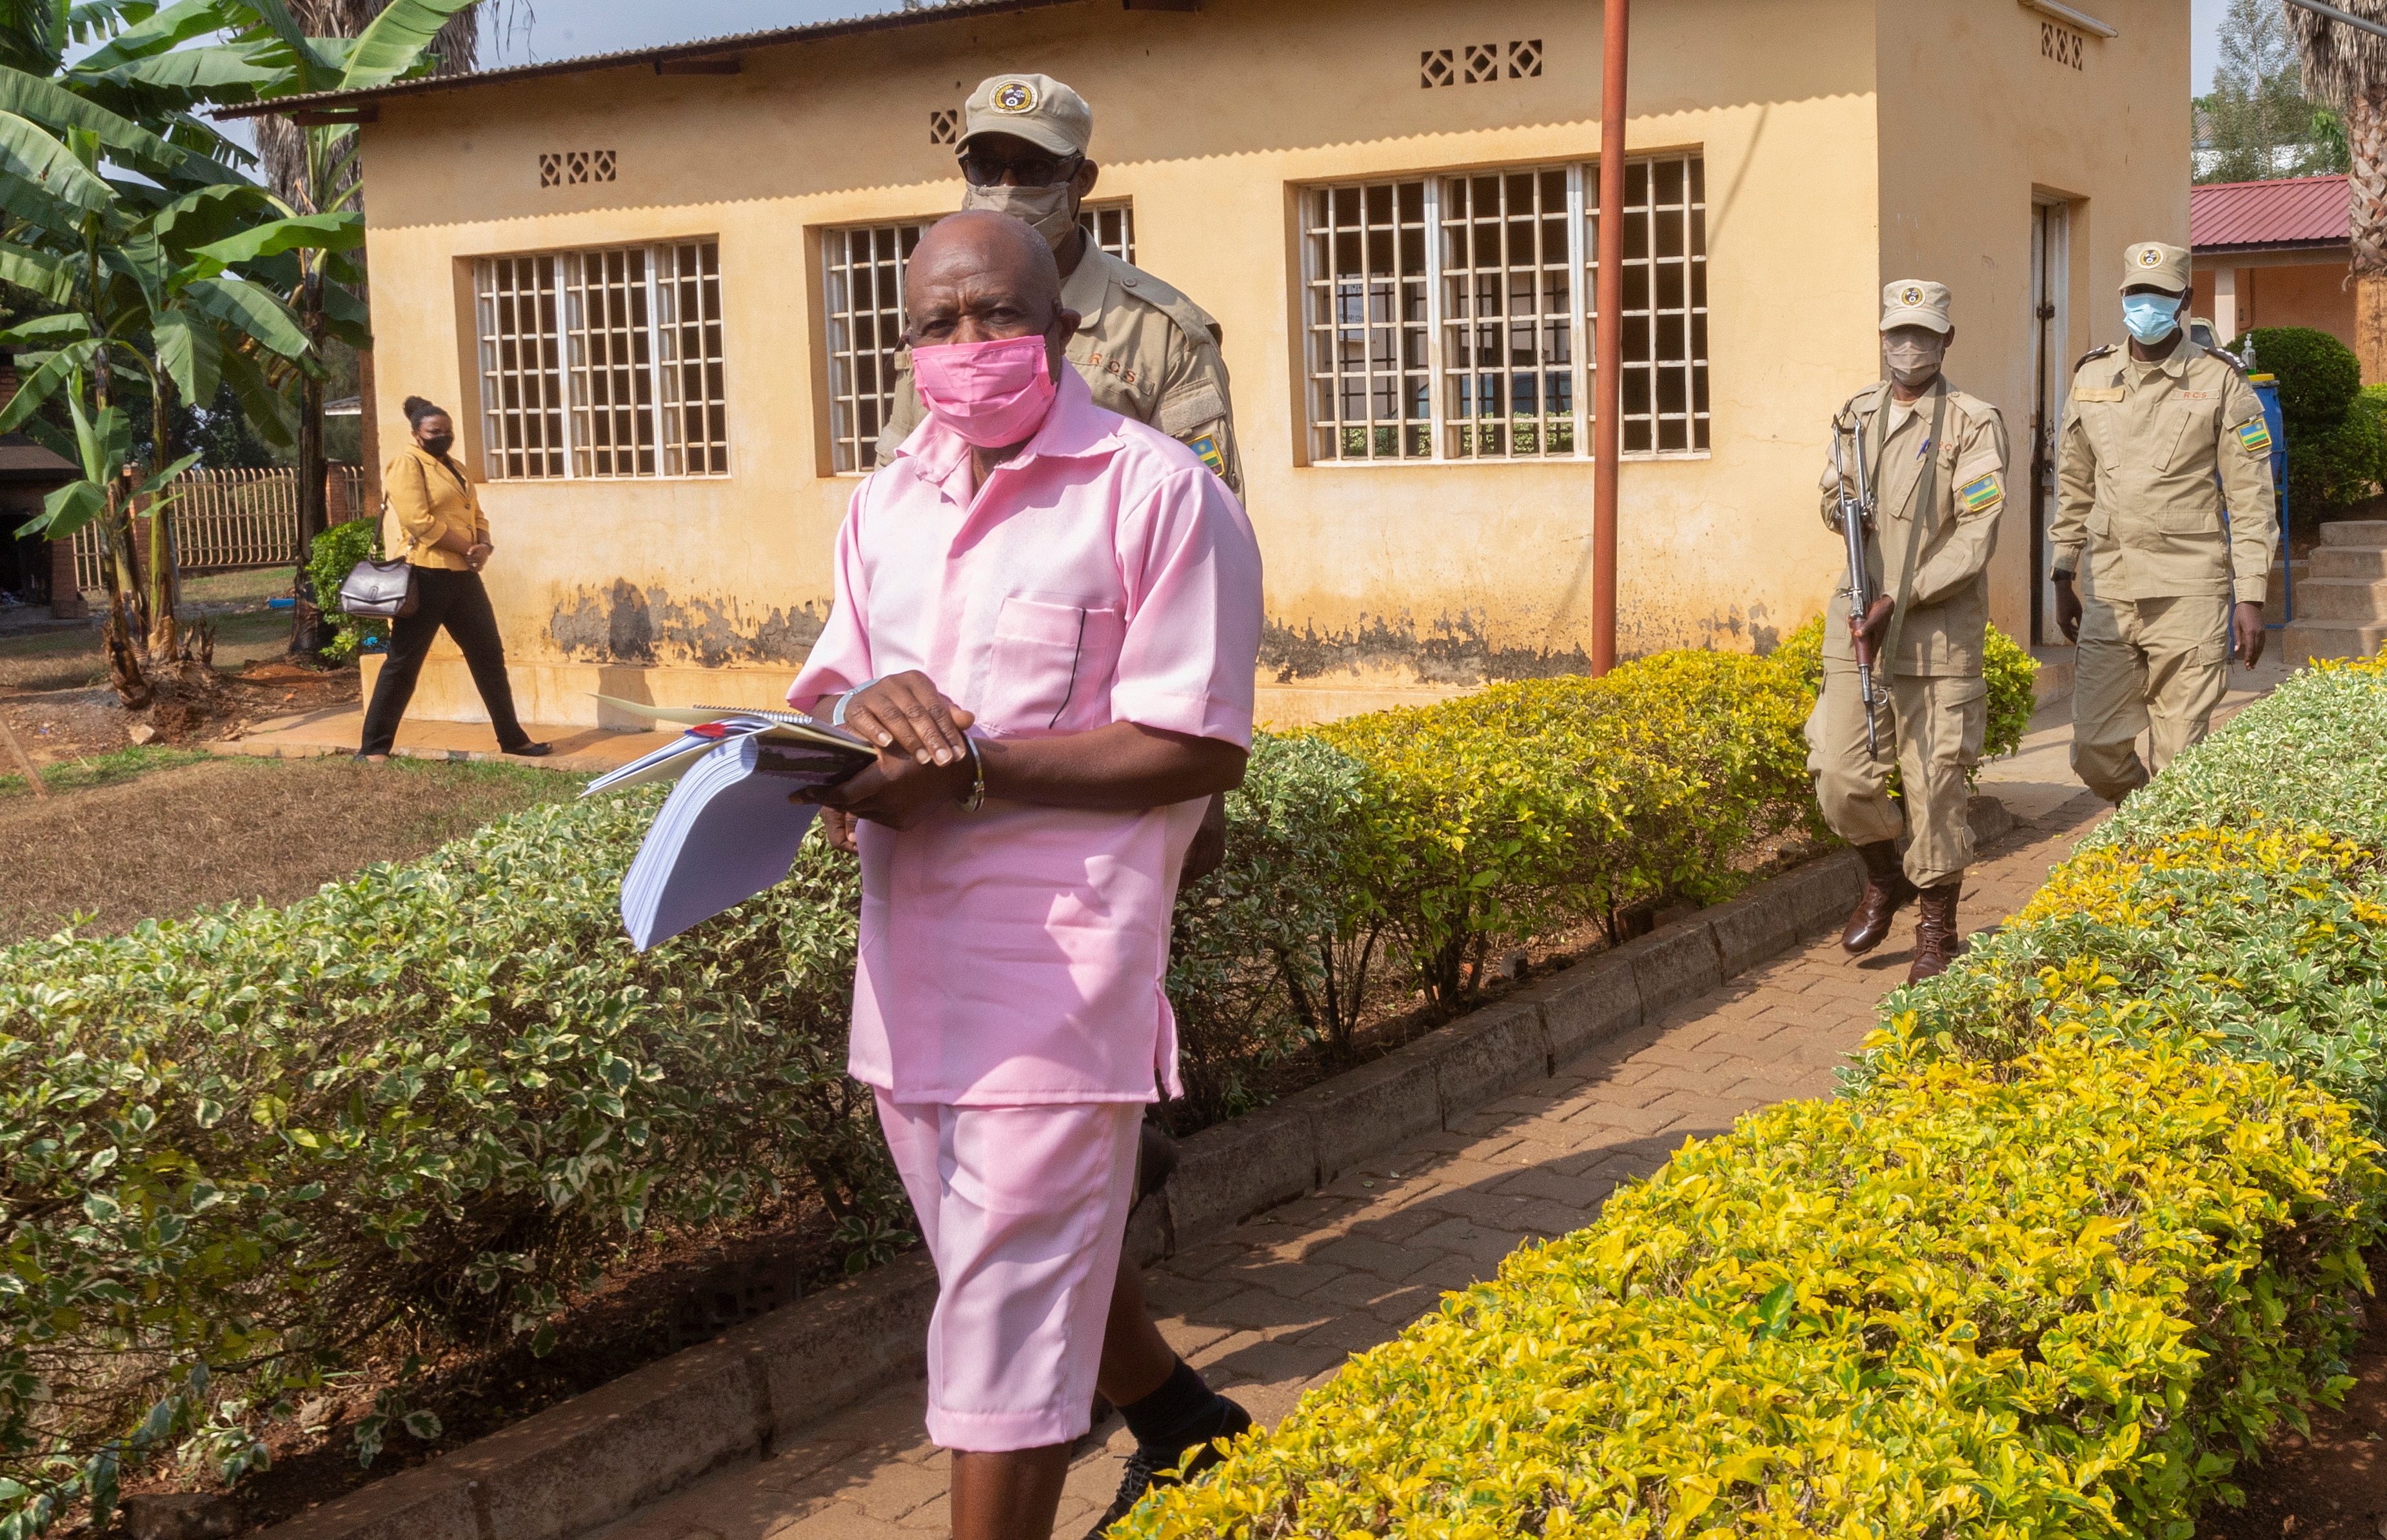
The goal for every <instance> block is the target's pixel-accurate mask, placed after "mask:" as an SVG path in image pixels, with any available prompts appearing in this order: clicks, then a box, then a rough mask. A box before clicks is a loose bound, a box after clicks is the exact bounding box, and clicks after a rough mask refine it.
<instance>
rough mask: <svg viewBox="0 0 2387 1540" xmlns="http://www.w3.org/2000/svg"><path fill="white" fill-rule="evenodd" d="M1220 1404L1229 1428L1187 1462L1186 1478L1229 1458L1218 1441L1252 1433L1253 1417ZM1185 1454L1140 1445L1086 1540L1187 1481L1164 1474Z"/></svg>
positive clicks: (1226, 1402)
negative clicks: (1158, 1489)
mask: <svg viewBox="0 0 2387 1540" xmlns="http://www.w3.org/2000/svg"><path fill="white" fill-rule="evenodd" d="M1219 1400H1220V1402H1221V1404H1223V1405H1224V1406H1225V1407H1226V1408H1227V1416H1226V1420H1225V1425H1224V1426H1223V1427H1221V1428H1220V1429H1219V1431H1218V1432H1217V1433H1213V1434H1211V1435H1210V1438H1209V1439H1206V1440H1205V1441H1204V1442H1203V1445H1202V1448H1201V1450H1200V1452H1199V1453H1197V1454H1195V1455H1194V1457H1193V1458H1192V1459H1189V1460H1187V1461H1186V1462H1185V1476H1198V1475H1200V1474H1201V1473H1202V1472H1203V1471H1207V1470H1208V1469H1210V1467H1212V1466H1214V1465H1216V1464H1218V1463H1219V1461H1220V1460H1222V1459H1224V1458H1227V1457H1226V1456H1224V1455H1222V1454H1220V1453H1219V1446H1218V1444H1217V1442H1216V1441H1217V1440H1219V1439H1222V1438H1240V1437H1241V1436H1243V1434H1244V1433H1247V1432H1249V1431H1250V1429H1251V1425H1252V1414H1251V1413H1249V1412H1247V1411H1245V1410H1244V1408H1243V1407H1239V1406H1237V1405H1235V1404H1234V1403H1233V1402H1232V1401H1229V1400H1227V1399H1226V1398H1225V1397H1224V1396H1221V1397H1219ZM1181 1453H1182V1451H1181V1450H1177V1449H1149V1448H1146V1447H1144V1446H1143V1445H1141V1444H1139V1445H1136V1447H1135V1452H1134V1453H1133V1454H1130V1455H1129V1456H1128V1457H1127V1471H1126V1472H1125V1473H1124V1474H1122V1475H1121V1476H1120V1477H1119V1484H1118V1496H1114V1497H1113V1498H1111V1506H1110V1507H1109V1508H1105V1509H1104V1510H1103V1516H1102V1517H1101V1518H1099V1519H1097V1520H1095V1521H1094V1527H1093V1528H1092V1529H1090V1530H1088V1531H1086V1540H1100V1537H1101V1536H1102V1535H1103V1534H1105V1532H1106V1531H1108V1530H1109V1528H1110V1527H1111V1526H1112V1525H1113V1524H1116V1523H1118V1521H1120V1520H1121V1519H1124V1518H1126V1517H1127V1515H1128V1510H1129V1509H1130V1508H1133V1507H1135V1505H1136V1504H1137V1503H1139V1502H1142V1501H1143V1495H1144V1494H1145V1493H1146V1492H1149V1491H1150V1490H1152V1488H1153V1487H1154V1486H1156V1485H1158V1486H1174V1485H1176V1484H1177V1483H1179V1482H1181V1481H1182V1480H1184V1476H1164V1475H1162V1474H1161V1472H1162V1471H1167V1470H1169V1469H1171V1468H1173V1467H1174V1466H1175V1465H1176V1464H1177V1459H1178V1457H1179V1455H1180V1454H1181Z"/></svg>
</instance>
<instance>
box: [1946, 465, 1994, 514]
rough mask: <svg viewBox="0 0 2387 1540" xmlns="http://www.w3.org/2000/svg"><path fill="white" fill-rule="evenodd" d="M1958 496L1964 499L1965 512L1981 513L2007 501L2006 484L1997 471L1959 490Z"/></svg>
mask: <svg viewBox="0 0 2387 1540" xmlns="http://www.w3.org/2000/svg"><path fill="white" fill-rule="evenodd" d="M1956 496H1958V497H1959V498H1962V499H1964V511H1965V512H1967V513H1980V512H1984V511H1988V510H1989V509H1992V508H1995V507H1996V506H1997V505H1998V504H2000V503H2002V502H2003V501H2005V500H2006V487H2005V483H2004V482H2003V481H2002V479H2000V477H1999V475H1998V473H1996V472H1995V471H1991V472H1990V473H1989V474H1988V475H1986V476H1983V477H1982V478H1981V479H1980V480H1978V481H1977V482H1974V483H1972V484H1971V485H1970V486H1962V487H1959V488H1957V491H1956Z"/></svg>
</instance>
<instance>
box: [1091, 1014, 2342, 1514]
mask: <svg viewBox="0 0 2387 1540" xmlns="http://www.w3.org/2000/svg"><path fill="white" fill-rule="evenodd" d="M2374 1149H2375V1146H2372V1145H2370V1144H2369V1143H2368V1142H2367V1141H2365V1140H2364V1139H2363V1138H2362V1137H2360V1135H2359V1134H2358V1133H2357V1132H2356V1131H2355V1129H2354V1128H2353V1126H2352V1124H2351V1121H2350V1118H2349V1117H2348V1114H2347V1111H2346V1109H2345V1108H2344V1107H2343V1105H2340V1104H2338V1103H2335V1102H2334V1101H2332V1100H2331V1099H2330V1097H2328V1096H2327V1095H2325V1094H2323V1093H2321V1092H2318V1091H2315V1090H2312V1089H2310V1088H2307V1087H2304V1086H2301V1085H2299V1084H2298V1083H2297V1082H2296V1081H2295V1080H2293V1079H2292V1078H2290V1077H2287V1076H2284V1075H2281V1074H2280V1073H2278V1072H2276V1071H2274V1070H2271V1069H2269V1068H2267V1067H2262V1066H2250V1065H2241V1064H2231V1063H2223V1064H2213V1063H2207V1062H2202V1061H2200V1060H2199V1059H2197V1058H2196V1057H2194V1056H2192V1055H2191V1054H2185V1053H2181V1052H2179V1051H2178V1050H2177V1049H2171V1048H2106V1047H2101V1046H2098V1045H2096V1044H2094V1043H2092V1042H2090V1041H2088V1040H2087V1039H2086V1038H2085V1037H2084V1036H2080V1035H2074V1036H2071V1037H2067V1038H2065V1039H2062V1040H2059V1041H2051V1042H2049V1043H2047V1044H2045V1045H2044V1046H2042V1047H2041V1048H2040V1049H2039V1050H2037V1051H2035V1052H2034V1053H2033V1054H2030V1055H2029V1056H2028V1057H2027V1058H2026V1059H2025V1060H2024V1061H2022V1062H2021V1063H2019V1064H2017V1065H2014V1066H2013V1067H2008V1068H2003V1069H1997V1068H1990V1067H1980V1066H1973V1065H1964V1064H1942V1065H1930V1066H1918V1067H1915V1068H1913V1070H1911V1071H1909V1072H1907V1073H1904V1074H1901V1075H1899V1076H1895V1077H1890V1078H1887V1079H1884V1080H1883V1082H1882V1083H1881V1084H1879V1085H1878V1086H1877V1087H1876V1089H1875V1090H1874V1091H1873V1092H1870V1093H1869V1094H1867V1095H1866V1096H1864V1097H1863V1098H1858V1099H1850V1100H1840V1101H1830V1102H1803V1103H1788V1104H1785V1105H1781V1106H1777V1107H1774V1108H1772V1109H1770V1110H1768V1111H1765V1112H1762V1113H1760V1114H1756V1115H1754V1116H1752V1117H1746V1118H1743V1119H1742V1120H1741V1122H1740V1124H1739V1126H1738V1127H1737V1129H1736V1130H1734V1131H1733V1132H1732V1133H1731V1134H1730V1135H1728V1136H1725V1137H1724V1138H1720V1139H1716V1140H1711V1141H1708V1142H1692V1143H1690V1144H1687V1145H1686V1146H1685V1148H1684V1149H1683V1151H1682V1152H1681V1153H1680V1154H1678V1155H1676V1156H1675V1157H1674V1159H1673V1162H1672V1163H1671V1164H1669V1165H1668V1166H1667V1167H1666V1168H1664V1169H1663V1170H1662V1171H1661V1172H1660V1173H1659V1174H1658V1175H1657V1176H1656V1177H1654V1178H1652V1179H1651V1180H1649V1181H1648V1182H1647V1183H1644V1184H1641V1185H1639V1186H1636V1187H1631V1188H1626V1189H1624V1190H1622V1191H1620V1192H1619V1193H1617V1195H1616V1196H1615V1197H1613V1198H1611V1199H1610V1201H1609V1205H1608V1206H1607V1209H1606V1210H1605V1211H1604V1212H1603V1213H1602V1214H1601V1216H1600V1218H1599V1219H1598V1222H1597V1223H1595V1224H1594V1225H1592V1226H1591V1227H1590V1228H1589V1229H1587V1230H1585V1231H1580V1232H1578V1233H1576V1234H1574V1235H1572V1236H1569V1237H1567V1238H1566V1239H1565V1240H1562V1241H1559V1242H1556V1243H1551V1244H1549V1245H1547V1246H1528V1247H1525V1248H1524V1249H1522V1250H1521V1251H1519V1252H1517V1253H1516V1254H1515V1255H1513V1256H1510V1257H1509V1259H1508V1261H1507V1262H1505V1263H1504V1264H1502V1266H1501V1269H1500V1275H1499V1277H1498V1279H1497V1281H1494V1282H1490V1283H1484V1284H1478V1285H1476V1286H1475V1287H1473V1288H1471V1289H1468V1290H1466V1291H1464V1292H1462V1293H1459V1294H1450V1295H1446V1296H1445V1299H1444V1303H1443V1307H1442V1309H1441V1311H1440V1312H1439V1313H1437V1314H1434V1315H1431V1316H1428V1317H1426V1318H1425V1319H1423V1320H1421V1321H1420V1322H1419V1323H1417V1324H1416V1325H1413V1326H1411V1327H1410V1328H1409V1329H1408V1331H1407V1332H1403V1333H1402V1335H1401V1336H1400V1337H1399V1338H1398V1339H1396V1341H1394V1342H1392V1343H1389V1344H1385V1345H1383V1346H1382V1347H1378V1348H1375V1349H1373V1350H1371V1351H1370V1352H1368V1353H1365V1354H1362V1355H1360V1356H1359V1357H1357V1358H1355V1359H1354V1360H1353V1361H1352V1362H1351V1363H1350V1364H1349V1365H1348V1366H1347V1367H1346V1368H1345V1370H1343V1372H1342V1373H1341V1374H1340V1375H1339V1376H1337V1377H1336V1379H1335V1380H1334V1381H1332V1382H1331V1383H1329V1384H1328V1385H1326V1386H1324V1387H1323V1388H1321V1389H1319V1390H1315V1391H1312V1392H1310V1393H1309V1394H1308V1395H1305V1396H1304V1397H1303V1398H1302V1401H1301V1404H1300V1406H1299V1407H1297V1408H1296V1409H1295V1411H1294V1412H1293V1414H1292V1415H1291V1416H1289V1417H1288V1418H1287V1419H1286V1420H1284V1421H1283V1422H1282V1423H1281V1424H1280V1425H1279V1426H1278V1427H1277V1429H1276V1430H1275V1432H1274V1433H1269V1434H1266V1435H1253V1436H1249V1437H1246V1438H1245V1439H1244V1440H1243V1441H1242V1442H1241V1443H1240V1444H1239V1445H1237V1446H1236V1448H1235V1450H1234V1452H1233V1453H1232V1454H1231V1456H1230V1458H1228V1460H1227V1461H1226V1462H1225V1464H1224V1465H1223V1466H1222V1467H1220V1468H1219V1470H1218V1471H1216V1472H1215V1473H1214V1474H1212V1475H1210V1476H1207V1477H1205V1478H1204V1479H1203V1480H1201V1481H1200V1482H1198V1483H1193V1484H1192V1485H1190V1486H1187V1487H1183V1488H1179V1489H1176V1490H1173V1491H1166V1492H1164V1493H1161V1494H1159V1495H1156V1496H1154V1497H1152V1498H1149V1499H1147V1500H1146V1501H1145V1502H1144V1504H1143V1506H1142V1507H1141V1508H1138V1509H1137V1510H1136V1512H1135V1513H1134V1514H1133V1515H1131V1516H1130V1518H1129V1519H1128V1520H1126V1521H1124V1524H1123V1527H1122V1528H1121V1529H1119V1530H1118V1532H1116V1533H1118V1534H1122V1535H1136V1536H1150V1537H1154V1540H1160V1537H1171V1540H1173V1537H1178V1536H1192V1535H1201V1536H1219V1537H1226V1536H1236V1537H1243V1536H1257V1535H1269V1536H1296V1535H1298V1536H1317V1537H1319V1540H1341V1537H1344V1536H1349V1535H1354V1534H1370V1535H1376V1534H1420V1535H1422V1534H1433V1535H1454V1536H1476V1535H1481V1536H1493V1535H1506V1534H1538V1535H1544V1536H1557V1535H1615V1536H1624V1535H1648V1536H1656V1535H1679V1534H1685V1533H1686V1532H1690V1531H1697V1532H1698V1533H1700V1534H1718V1535H1761V1534H1762V1535H1786V1536H1787V1535H1814V1534H1870V1535H1882V1536H1887V1535H1931V1534H2014V1535H2027V1534H2040V1535H2053V1534H2110V1533H2115V1531H2116V1530H2120V1531H2121V1532H2122V1533H2136V1534H2151V1535H2164V1536H2167V1537H2174V1540H2187V1537H2188V1536H2189V1535H2191V1534H2193V1533H2194V1529H2193V1526H2192V1525H2191V1524H2190V1523H2189V1522H2187V1516H2188V1515H2190V1514H2191V1513H2193V1511H2194V1509H2195V1506H2196V1504H2197V1503H2198V1502H2199V1501H2200V1500H2201V1499H2203V1498H2204V1497H2207V1496H2215V1495H2219V1494H2223V1493H2225V1492H2226V1489H2227V1488H2226V1477H2227V1474H2228V1472H2229V1470H2230V1469H2231V1466H2232V1464H2233V1462H2234V1461H2235V1459H2236V1458H2238V1457H2239V1455H2240V1453H2241V1451H2242V1449H2243V1448H2244V1447H2245V1445H2246V1444H2247V1443H2248V1441H2250V1440H2252V1439H2254V1438H2256V1437H2258V1436H2259V1435H2260V1433H2262V1432H2263V1431H2264V1430H2265V1429H2267V1427H2269V1425H2270V1424H2271V1423H2272V1421H2273V1420H2275V1419H2277V1418H2278V1417H2279V1416H2280V1414H2281V1412H2282V1411H2283V1410H2285V1409H2288V1408H2292V1407H2295V1406H2297V1405H2298V1404H2299V1403H2300V1402H2301V1400H2302V1399H2303V1397H2304V1395H2305V1388H2304V1387H2305V1385H2306V1384H2307V1383H2310V1382H2316V1381H2318V1382H2322V1383H2328V1382H2330V1380H2331V1376H2332V1375H2333V1374H2334V1372H2335V1367H2334V1366H2335V1365H2337V1364H2338V1363H2339V1362H2340V1360H2341V1359H2342V1355H2343V1341H2344V1339H2345V1337H2346V1335H2347V1330H2346V1329H2347V1323H2348V1319H2349V1312H2348V1311H2347V1310H2346V1309H2345V1308H2344V1306H2343V1296H2344V1294H2345V1293H2346V1291H2347V1290H2348V1288H2349V1287H2351V1286H2352V1285H2353V1284H2354V1283H2355V1281H2357V1280H2359V1279H2360V1278H2361V1277H2362V1263H2361V1258H2360V1256H2359V1255H2358V1248H2359V1246H2360V1245H2361V1244H2362V1243H2363V1242H2364V1241H2366V1240H2367V1239H2368V1238H2369V1237H2371V1236H2372V1235H2374V1234H2376V1233H2377V1230H2378V1226H2377V1222H2376V1216H2377V1214H2378V1211H2379V1209H2380V1206H2381V1204H2382V1202H2387V1172H2382V1171H2381V1168H2380V1167H2379V1165H2378V1164H2377V1163H2376V1161H2375V1160H2374V1159H2373V1158H2372V1151H2373V1150H2374Z"/></svg>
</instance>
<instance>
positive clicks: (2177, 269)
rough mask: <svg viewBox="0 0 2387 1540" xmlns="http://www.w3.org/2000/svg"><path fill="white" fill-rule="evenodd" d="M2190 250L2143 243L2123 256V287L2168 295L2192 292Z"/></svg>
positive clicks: (2162, 244) (2149, 242)
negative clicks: (2151, 289) (2156, 290)
mask: <svg viewBox="0 0 2387 1540" xmlns="http://www.w3.org/2000/svg"><path fill="white" fill-rule="evenodd" d="M2189 262H2190V257H2189V250H2188V247H2186V246H2166V245H2164V243H2163V242H2161V241H2141V242H2140V243H2139V244H2138V245H2136V246H2132V247H2130V248H2129V249H2128V250H2127V251H2125V252H2123V253H2122V287H2123V289H2124V290H2125V291H2126V292H2127V291H2128V290H2130V289H2135V288H2140V287H2145V288H2154V289H2161V290H2163V291H2164V292H2165V293H2166V294H2186V293H2187V292H2188V282H2189V280H2188V274H2189Z"/></svg>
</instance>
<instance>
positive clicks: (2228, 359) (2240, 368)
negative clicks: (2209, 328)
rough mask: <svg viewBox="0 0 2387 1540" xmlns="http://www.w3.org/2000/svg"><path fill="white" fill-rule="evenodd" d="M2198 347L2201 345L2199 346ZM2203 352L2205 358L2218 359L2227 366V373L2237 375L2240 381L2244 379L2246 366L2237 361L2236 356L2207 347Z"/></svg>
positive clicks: (2222, 350) (2225, 350) (2223, 349)
mask: <svg viewBox="0 0 2387 1540" xmlns="http://www.w3.org/2000/svg"><path fill="white" fill-rule="evenodd" d="M2200 346H2202V345H2201V344H2200ZM2204 351H2205V354H2206V356H2207V357H2209V358H2216V359H2219V360H2221V361H2222V362H2223V363H2226V364H2228V365H2229V372H2231V373H2233V374H2235V375H2237V376H2238V377H2239V378H2240V379H2244V378H2245V377H2246V366H2245V365H2244V364H2242V363H2240V362H2239V361H2238V355H2237V354H2235V353H2232V352H2229V351H2228V350H2227V349H2225V348H2220V347H2207V348H2205V349H2204Z"/></svg>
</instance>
